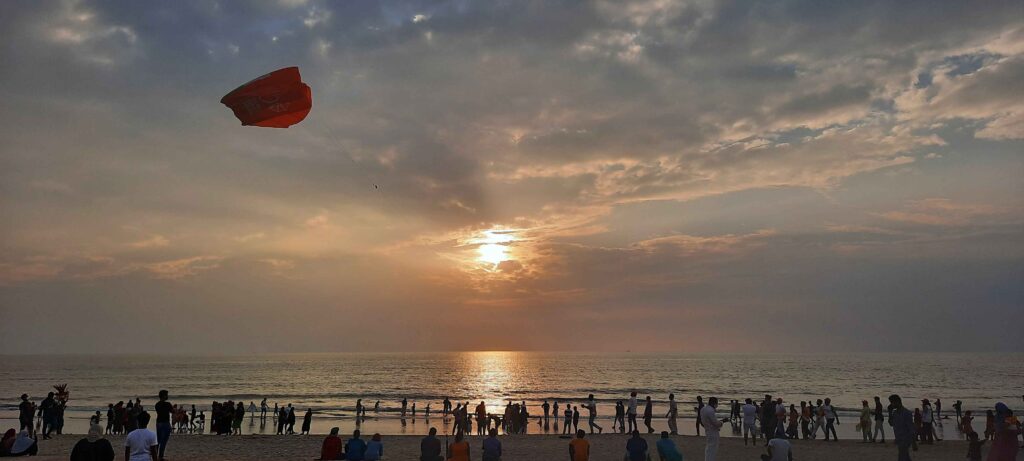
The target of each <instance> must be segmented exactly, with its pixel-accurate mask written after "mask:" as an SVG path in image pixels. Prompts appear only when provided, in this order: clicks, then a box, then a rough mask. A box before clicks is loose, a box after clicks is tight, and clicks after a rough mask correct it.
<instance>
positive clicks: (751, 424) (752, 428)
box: [740, 399, 757, 445]
mask: <svg viewBox="0 0 1024 461" xmlns="http://www.w3.org/2000/svg"><path fill="white" fill-rule="evenodd" d="M740 412H741V413H742V414H743V444H744V445H746V444H747V434H750V436H751V437H752V439H751V442H753V444H754V445H757V423H756V421H757V406H755V405H754V401H753V400H750V399H747V400H746V403H745V404H743V406H742V407H740Z"/></svg>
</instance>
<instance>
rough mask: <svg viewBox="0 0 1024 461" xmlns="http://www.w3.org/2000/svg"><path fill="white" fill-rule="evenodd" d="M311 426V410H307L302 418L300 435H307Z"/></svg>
mask: <svg viewBox="0 0 1024 461" xmlns="http://www.w3.org/2000/svg"><path fill="white" fill-rule="evenodd" d="M312 424H313V409H312V408H307V409H306V415H305V416H303V417H302V435H309V426H311V425H312Z"/></svg>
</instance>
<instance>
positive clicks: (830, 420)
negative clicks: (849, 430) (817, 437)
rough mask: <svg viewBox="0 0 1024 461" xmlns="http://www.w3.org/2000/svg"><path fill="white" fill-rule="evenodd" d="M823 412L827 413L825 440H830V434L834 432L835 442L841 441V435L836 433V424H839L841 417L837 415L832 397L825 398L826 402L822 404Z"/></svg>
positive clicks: (833, 438)
mask: <svg viewBox="0 0 1024 461" xmlns="http://www.w3.org/2000/svg"><path fill="white" fill-rule="evenodd" d="M821 411H822V414H824V415H825V441H826V442H827V441H828V434H829V433H832V440H833V441H834V442H838V441H839V436H838V435H836V426H835V425H836V424H839V418H838V417H837V416H836V409H835V408H833V407H832V399H825V404H824V405H822V406H821Z"/></svg>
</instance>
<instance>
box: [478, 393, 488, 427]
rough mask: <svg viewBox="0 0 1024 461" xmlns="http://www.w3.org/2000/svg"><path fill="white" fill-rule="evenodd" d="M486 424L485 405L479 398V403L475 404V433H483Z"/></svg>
mask: <svg viewBox="0 0 1024 461" xmlns="http://www.w3.org/2000/svg"><path fill="white" fill-rule="evenodd" d="M487 426H488V424H487V405H484V402H483V400H481V401H480V405H477V406H476V433H477V434H479V435H484V432H485V430H484V429H485V428H486V427H487Z"/></svg>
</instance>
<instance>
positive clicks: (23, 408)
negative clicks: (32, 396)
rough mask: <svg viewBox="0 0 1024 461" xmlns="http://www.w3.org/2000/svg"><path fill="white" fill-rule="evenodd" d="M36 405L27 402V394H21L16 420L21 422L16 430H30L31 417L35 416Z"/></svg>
mask: <svg viewBox="0 0 1024 461" xmlns="http://www.w3.org/2000/svg"><path fill="white" fill-rule="evenodd" d="M35 413H36V407H35V405H33V404H32V402H29V400H28V394H21V403H19V404H18V422H19V423H21V424H20V425H21V427H20V428H18V432H21V430H22V429H28V432H29V433H31V432H32V418H33V417H34V416H35Z"/></svg>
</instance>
